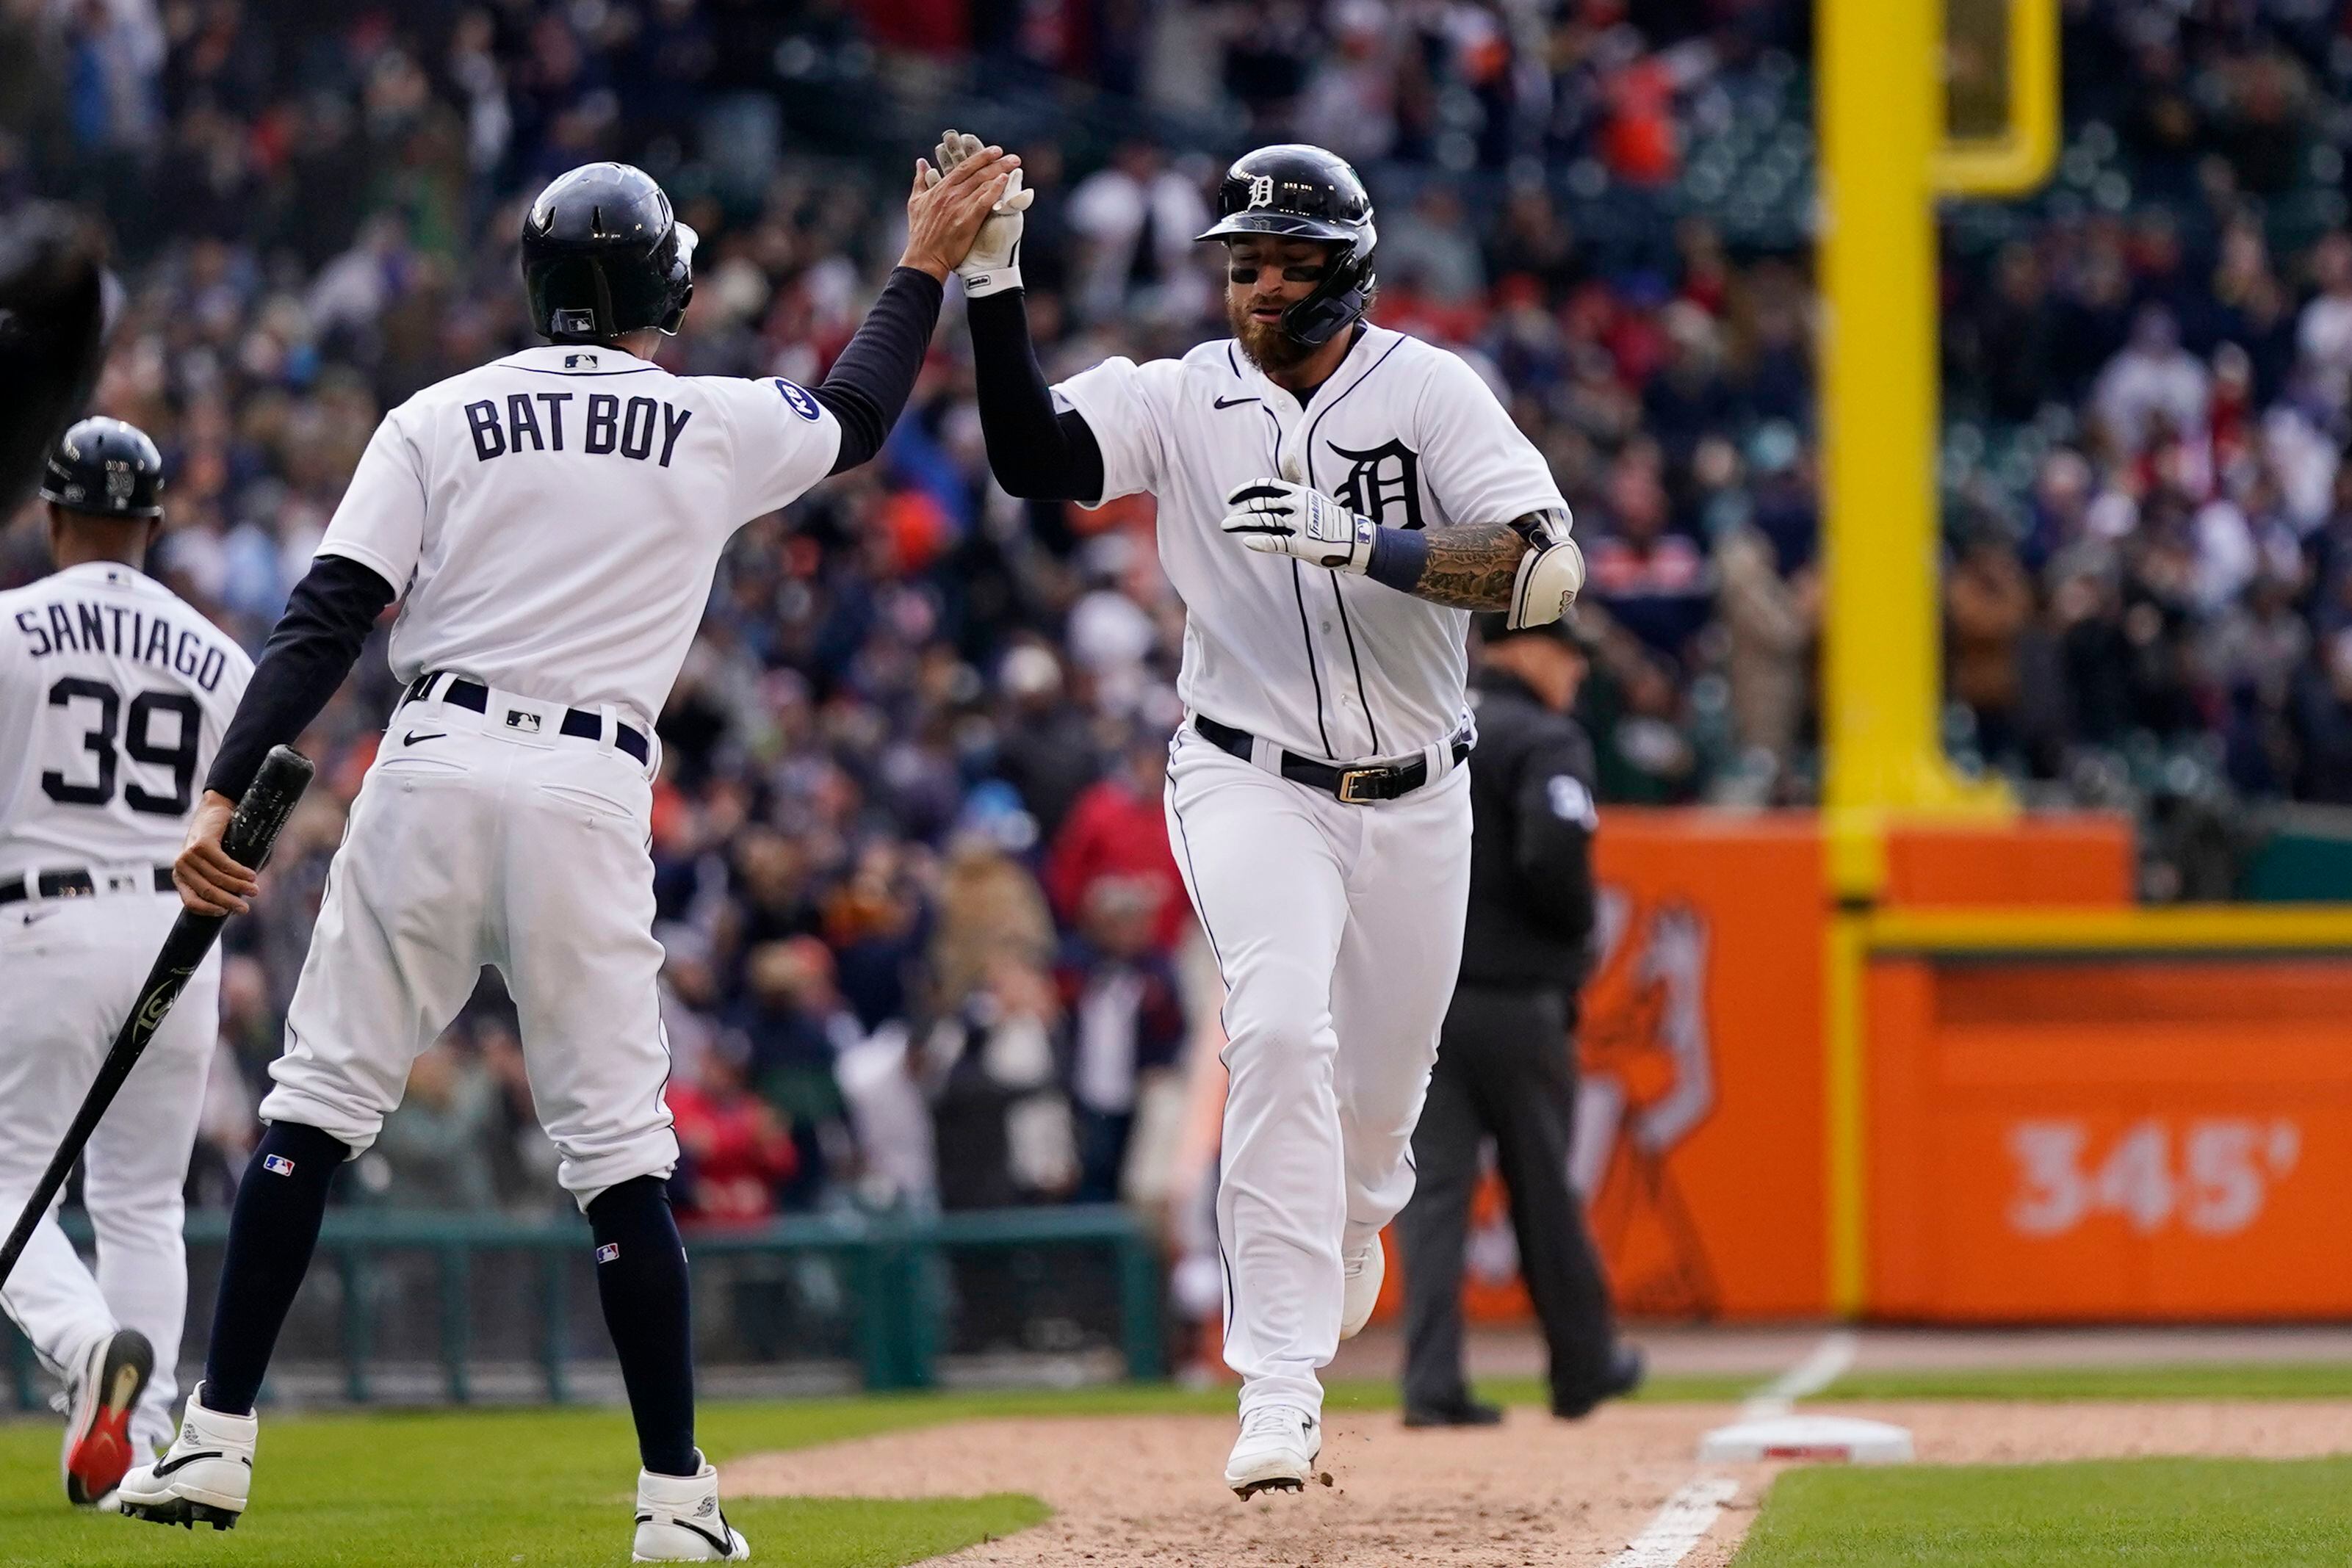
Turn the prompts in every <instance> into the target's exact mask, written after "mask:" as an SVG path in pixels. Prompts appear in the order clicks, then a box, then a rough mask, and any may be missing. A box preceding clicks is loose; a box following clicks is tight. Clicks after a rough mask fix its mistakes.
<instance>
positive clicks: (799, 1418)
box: [0, 1364, 2352, 1568]
mask: <svg viewBox="0 0 2352 1568" xmlns="http://www.w3.org/2000/svg"><path fill="white" fill-rule="evenodd" d="M1756 1381H1757V1380H1756V1379H1754V1378H1752V1377H1746V1376H1697V1377H1692V1376H1683V1377H1663V1378H1655V1379H1653V1380H1652V1381H1651V1383H1650V1384H1649V1385H1647V1386H1646V1387H1644V1388H1643V1392H1642V1397H1643V1398H1644V1399H1650V1400H1668V1401H1673V1400H1680V1401H1693V1400H1696V1401H1708V1402H1716V1401H1730V1400H1735V1399H1738V1398H1739V1397H1741V1396H1744V1395H1746V1394H1748V1393H1749V1392H1751V1391H1752V1388H1753V1386H1754V1384H1755V1382H1756ZM1478 1392H1479V1393H1480V1394H1481V1396H1485V1397H1486V1398H1490V1399H1498V1400H1501V1401H1503V1402H1505V1403H1507V1404H1515V1405H1528V1404H1540V1403H1541V1402H1542V1400H1543V1397H1544V1391H1543V1387H1542V1385H1541V1384H1540V1383H1539V1382H1538V1380H1537V1379H1534V1378H1524V1377H1523V1378H1496V1379H1489V1380H1487V1381H1486V1382H1484V1383H1482V1384H1481V1385H1479V1388H1478ZM1828 1397H1830V1398H1832V1399H1911V1398H1927V1399H1935V1398H1990V1399H2132V1398H2180V1399H2215V1398H2294V1397H2332V1398H2341V1397H2352V1364H2284V1365H2280V1364H2243V1365H2210V1366H2194V1365H2190V1366H2160V1367H2159V1366H2148V1367H2090V1368H2082V1367H2075V1368H2054V1369H2046V1370H2045V1369H2033V1370H2009V1371H1982V1372H1979V1371H1966V1372H1937V1373H1885V1372H1880V1373H1873V1372H1864V1373H1859V1374H1854V1375H1849V1376H1848V1377H1846V1378H1844V1379H1843V1380H1841V1381H1840V1383H1839V1384H1838V1385H1836V1387H1835V1388H1833V1389H1832V1391H1831V1393H1830V1395H1829V1396H1828ZM1396 1402H1397V1394H1396V1386H1395V1385H1394V1384H1393V1383H1391V1382H1389V1381H1387V1380H1374V1379H1363V1380H1352V1381H1343V1382H1338V1383H1334V1384H1333V1385H1331V1388H1330V1390H1329V1396H1328V1406H1329V1408H1331V1409H1332V1410H1334V1411H1348V1410H1356V1411H1377V1410H1384V1409H1391V1408H1393V1407H1394V1406H1395V1405H1396ZM1233 1407H1234V1396H1233V1392H1232V1390H1230V1389H1227V1388H1209V1389H1188V1388H1180V1387H1176V1386H1173V1385H1133V1386H1130V1385H1108V1386H1101V1387H1088V1388H1082V1389H1073V1390H1036V1391H1008V1392H1002V1393H971V1394H961V1393H958V1394H917V1395H897V1396H880V1397H871V1398H868V1397H852V1398H828V1399H804V1400H790V1401H767V1402H758V1403H752V1402H741V1403H711V1404H707V1405H705V1406H704V1407H703V1410H702V1414H701V1422H700V1427H701V1430H700V1436H701V1439H702V1442H703V1446H704V1447H705V1448H707V1449H708V1450H709V1452H710V1453H711V1455H712V1456H713V1457H714V1458H720V1459H725V1458H730V1457H734V1456H738V1455H741V1454H747V1453H756V1452H760V1451H762V1450H767V1449H775V1448H799V1447H803V1446H806V1445H808V1444H812V1443H826V1442H836V1441H841V1440H843V1439H846V1438H853V1437H867V1436H872V1435H874V1434H877V1433H882V1432H889V1431H897V1430H902V1429H905V1428H908V1427H924V1426H930V1425H934V1424H937V1423H940V1422H944V1421H955V1420H965V1419H971V1418H976V1417H985V1416H1089V1415H1094V1416H1118V1415H1161V1414H1165V1415H1186V1414H1200V1415H1225V1414H1229V1413H1230V1412H1231V1411H1232V1409H1233ZM260 1459H261V1466H260V1470H259V1472H258V1475H257V1498H258V1501H257V1508H256V1510H255V1511H254V1512H253V1514H252V1516H251V1517H250V1518H249V1519H248V1520H247V1521H245V1522H244V1523H242V1524H240V1525H239V1526H238V1527H237V1529H236V1530H235V1531H230V1532H228V1533H226V1534H220V1535H215V1534H214V1533H212V1532H210V1531H203V1532H200V1533H199V1534H197V1535H196V1536H194V1537H191V1536H189V1535H187V1534H184V1533H182V1532H180V1531H167V1530H162V1529H158V1528H156V1527H154V1526H152V1525H146V1524H140V1523H134V1522H131V1521H124V1520H121V1519H113V1518H103V1517H96V1516H90V1515H77V1514H75V1513H74V1512H72V1511H69V1510H68V1509H67V1508H66V1507H65V1506H64V1504H63V1500H62V1495H61V1493H60V1491H59V1490H58V1482H57V1427H56V1426H55V1424H54V1422H53V1421H51V1420H49V1419H46V1418H36V1419H28V1420H23V1421H15V1422H5V1423H0V1564H7V1565H11V1568H13V1565H16V1564H34V1563H40V1564H55V1565H58V1568H82V1565H88V1568H103V1565H110V1564H117V1563H122V1564H130V1563H206V1564H211V1563H220V1564H224V1565H230V1564H250V1563H272V1564H281V1563H282V1564H289V1565H291V1564H303V1563H322V1564H335V1565H338V1568H410V1565H413V1564H425V1563H431V1564H436V1565H438V1564H457V1565H465V1564H482V1565H485V1568H500V1565H509V1568H510V1565H512V1564H515V1563H524V1564H534V1565H536V1564H550V1565H555V1564H571V1563H618V1562H621V1561H625V1555H626V1550H625V1549H626V1543H627V1533H626V1528H627V1509H628V1502H629V1495H630V1486H631V1482H632V1480H633V1479H634V1477H635V1471H636V1460H635V1444H634V1442H633V1441H632V1438H631V1434H630V1428H629V1423H628V1418H627V1416H625V1414H624V1413H622V1412H620V1411H617V1410H603V1409H562V1410H470V1411H458V1412H447V1411H431V1412H424V1411H416V1412H411V1411H355V1412H350V1413H339V1414H334V1415H320V1416H295V1415H269V1414H268V1413H265V1415H264V1417H263V1422H262V1444H261V1454H260ZM2173 1468H2174V1469H2183V1468H2184V1467H2180V1466H2175V1467H2173ZM2185 1469H2186V1470H2187V1471H2189V1472H2193V1473H2194V1474H2195V1475H2196V1476H2197V1477H2199V1478H2200V1481H2199V1484H2198V1486H2196V1487H2193V1488H2192V1487H2188V1486H2175V1485H2174V1484H2173V1483H2172V1482H2171V1481H2170V1480H2168V1479H2165V1478H2166V1476H2167V1474H2168V1472H2167V1471H2166V1470H2165V1469H2164V1467H2163V1466H2160V1465H2156V1464H2138V1465H2107V1466H2061V1467H2037V1468H2028V1469H2000V1470H1987V1471H1975V1470H1938V1469H1920V1470H1905V1471H1888V1470H1871V1471H1837V1470H1801V1471H1795V1472H1791V1473H1790V1475H1789V1476H1787V1477H1784V1478H1783V1479H1782V1480H1781V1481H1780V1483H1779V1485H1778V1486H1777V1487H1776V1488H1775V1490H1774V1491H1773V1494H1772V1500H1771V1503H1770V1505H1769V1507H1768V1509H1767V1511H1766V1512H1765V1515H1764V1519H1763V1521H1762V1522H1761V1524H1759V1529H1758V1531H1757V1533H1756V1534H1755V1536H1754V1537H1753V1538H1752V1541H1751V1543H1750V1545H1749V1547H1748V1549H1747V1551H1746V1552H1744V1553H1743V1554H1742V1556H1741V1557H1740V1559H1739V1562H1740V1563H1741V1564H1742V1568H1779V1565H1780V1564H1783V1563H1824V1564H1830V1563H1890V1564H1900V1563H1923V1564H1927V1563H1937V1564H1940V1563H1970V1564H1975V1563H1986V1564H2000V1563H2012V1562H2014V1563H2035V1564H2042V1563H2066V1562H2073V1561H2095V1562H2102V1563H2105V1562H2116V1561H2125V1562H2128V1563H2131V1564H2132V1565H2133V1568H2144V1565H2155V1564H2164V1563H2176V1562H2178V1563H2231V1564H2238V1563H2246V1564H2254V1565H2266V1564H2269V1563H2306V1562H2312V1563H2315V1562H2322V1561H2325V1562H2327V1563H2347V1562H2352V1501H2347V1502H2344V1503H2343V1504H2341V1505H2339V1504H2338V1503H2337V1501H2336V1500H2337V1499H2338V1498H2342V1499H2347V1500H2352V1485H2347V1481H2352V1461H2329V1462H2326V1463H2324V1464H2319V1465H2300V1466H2296V1465H2289V1466H2267V1465H2221V1464H2215V1465H2210V1466H2200V1465H2190V1466H2187V1467H2185ZM1989 1478H1990V1479H1989ZM2051 1478H2061V1479H2051ZM2066 1478H2071V1479H2066ZM1847 1485H1852V1486H1855V1487H1857V1488H1859V1489H1860V1490H1858V1491H1857V1492H1855V1493H1854V1494H1853V1496H1854V1497H1856V1498H1858V1499H1860V1500H1861V1501H1860V1502H1859V1503H1857V1504H1855V1505H1853V1506H1849V1505H1848V1503H1847V1501H1846V1500H1845V1499H1846V1497H1847V1495H1848V1494H1846V1493H1844V1492H1843V1491H1840V1490H1837V1489H1839V1488H1840V1487H1843V1486H1847ZM2134 1488H2147V1489H2152V1490H2154V1491H2155V1492H2157V1493H2158V1494H2159V1495H2158V1498H2157V1500H2155V1501H2154V1502H2149V1501H2147V1500H2143V1499H2142V1498H2141V1497H2140V1495H2139V1493H2138V1492H2137V1491H2136V1490H2133V1489H2134ZM1821 1489H1828V1490H1826V1491H1823V1490H1821ZM2265 1489H2268V1490H2265ZM1979 1497H1984V1498H1992V1499H1995V1501H1994V1502H1992V1503H1990V1504H1986V1505H1984V1506H1982V1507H1979V1506H1978V1504H1977V1502H1976V1499H1977V1498H1979ZM2183 1511H2187V1516H2186V1517H2184V1514H2183ZM728 1513H729V1516H730V1518H731V1519H733V1520H734V1521H735V1522H736V1523H737V1524H738V1525H740V1527H741V1528H742V1530H743V1531H744V1532H745V1533H746V1534H748V1535H750V1536H751V1538H752V1541H753V1543H754V1546H755V1549H757V1550H759V1552H760V1555H761V1558H763V1559H765V1560H767V1561H769V1562H776V1561H779V1560H787V1561H790V1562H791V1563H793V1564H795V1568H887V1565H891V1564H898V1563H912V1562H916V1561H919V1560H920V1559H922V1558H925V1557H929V1556H933V1555H936V1554H939V1553H940V1552H950V1551H954V1550H956V1549H957V1548H959V1547H961V1546H965V1545H968V1544H971V1543H972V1542H978V1541H981V1540H982V1539H984V1538H987V1537H990V1536H997V1535H1004V1534H1009V1533H1011V1532H1012V1531H1016V1530H1021V1529H1025V1528H1027V1527H1028V1526H1030V1525H1032V1524H1034V1523H1036V1522H1037V1521H1040V1520H1042V1519H1044V1518H1045V1514H1046V1510H1045V1505H1044V1504H1042V1503H1040V1502H1038V1501H1037V1500H1034V1499H1033V1498H1025V1497H1010V1496H1000V1497H986V1498H969V1499H941V1500H919V1501H897V1500H890V1501H881V1500H854V1499H837V1498H817V1499H782V1500H750V1499H743V1500H731V1501H730V1503H729V1504H728ZM2048 1514H2054V1515H2056V1516H2057V1517H2059V1518H2061V1519H2062V1520H2063V1521H2066V1522H2065V1523H2064V1529H2065V1531H2068V1532H2071V1533H2077V1534H2080V1535H2082V1537H2083V1538H2084V1540H2086V1541H2091V1542H2105V1543H2106V1544H2105V1546H2103V1547H2102V1548H2101V1550H2104V1551H2105V1552H2107V1555H2105V1556H2101V1557H2091V1558H2080V1559H2065V1558H2053V1557H2048V1556H2045V1555H2040V1554H2038V1553H2039V1552H2041V1550H2042V1549H2041V1547H2039V1546H2037V1545H2035V1544H2033V1542H2032V1537H2031V1529H2038V1528H2043V1526H2041V1525H2034V1524H2032V1521H2035V1520H2037V1519H2042V1518H2043V1517H2044V1516H2045V1515H2048ZM2149 1521H2159V1522H2158V1523H2150V1522H2149ZM2011 1526H2014V1527H2015V1529H2016V1530H2025V1531H2028V1533H2027V1534H2025V1535H2017V1534H2014V1533H2013V1532H2012V1531H2011ZM2231 1531H2240V1532H2243V1531H2255V1532H2257V1533H2259V1534H2261V1535H2262V1536H2263V1539H2265V1540H2271V1539H2277V1540H2279V1541H2280V1542H2283V1546H2282V1550H2287V1551H2288V1552H2289V1553H2290V1554H2288V1555H2276V1554H2275V1553H2274V1554H2273V1555H2271V1556H2250V1555H2243V1554H2242V1553H2241V1548H2240V1546H2239V1545H2238V1544H2237V1543H2238V1542H2239V1541H2240V1540H2241V1538H2242V1537H2241V1535H2239V1534H2232V1533H2231ZM2136 1532H2137V1533H2136ZM2151 1532H2152V1533H2151ZM2175 1541H2178V1542H2181V1543H2182V1544H2181V1545H2180V1546H2179V1548H2178V1550H2179V1552H2182V1553H2185V1555H2162V1554H2153V1553H2155V1552H2156V1550H2157V1549H2156V1547H2155V1546H2153V1545H2151V1544H2149V1542H2175ZM1890 1542H1895V1544H1890ZM2215 1542H2221V1544H2219V1545H2216V1544H2215ZM787 1550H788V1551H789V1552H790V1556H789V1557H788V1558H787V1557H786V1556H785V1553H786V1552H787ZM2163 1550H2164V1551H2165V1552H2171V1551H2173V1550H2174V1548H2173V1547H2172V1546H2170V1545H2166V1546H2165V1547H2164V1548H2163ZM2294 1552H2305V1554H2303V1555H2295V1554H2293V1553H2294ZM2314 1552H2315V1553H2317V1555H2311V1554H2309V1553H2314ZM1759 1553H1761V1554H1760V1555H1759ZM1906 1553H1907V1554H1906ZM1938 1553H1941V1554H1938ZM2002 1553H2008V1554H2007V1555H2003V1554H2002ZM2200 1553H2201V1555H2200ZM2331 1553H2332V1555H2331Z"/></svg>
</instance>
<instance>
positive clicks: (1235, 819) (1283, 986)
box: [1167, 723, 1470, 1415]
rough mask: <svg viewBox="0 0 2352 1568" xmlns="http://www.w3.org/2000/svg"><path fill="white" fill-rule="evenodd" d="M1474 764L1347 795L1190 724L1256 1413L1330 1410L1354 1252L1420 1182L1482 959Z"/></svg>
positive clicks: (1240, 1287) (1172, 772)
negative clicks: (1454, 1035)
mask: <svg viewBox="0 0 2352 1568" xmlns="http://www.w3.org/2000/svg"><path fill="white" fill-rule="evenodd" d="M1469 786H1470V776H1469V774H1468V772H1467V771H1466V770H1465V769H1464V768H1452V769H1450V770H1448V771H1447V772H1446V773H1445V774H1444V777H1442V778H1440V779H1436V780H1435V781H1434V782H1433V783H1430V784H1427V785H1425V786H1423V788H1422V789H1418V790H1416V791H1414V792H1413V793H1412V794H1410V795H1407V796H1405V797H1403V798H1402V799H1401V800H1386V801H1379V802H1375V803H1370V804H1366V805H1344V804H1342V803H1341V802H1339V800H1335V799H1334V798H1332V797H1331V796H1329V795H1327V794H1325V793H1323V792H1322V791H1320V790H1318V789H1310V788H1309V787H1307V786H1306V785H1303V784H1296V783H1293V782H1291V781H1290V780H1288V779H1284V778H1282V777H1280V776H1279V775H1278V774H1276V773H1273V772H1270V771H1267V770H1266V769H1264V768H1259V767H1256V766H1254V765H1253V764H1251V763H1249V762H1244V761H1243V760H1241V759H1240V758H1235V757H1231V756H1228V755H1227V754H1226V753H1224V752H1223V751H1221V750H1219V749H1218V748H1217V747H1215V746H1213V745H1212V744H1211V743H1210V742H1208V741H1206V740H1204V739H1202V737H1201V736H1200V734H1199V733H1198V732H1197V731H1195V730H1193V729H1192V727H1191V725H1190V724H1189V723H1188V724H1187V725H1186V727H1184V728H1183V729H1182V730H1181V731H1179V732H1178V735H1177V738H1176V742H1175V744H1174V746H1173V747H1172V748H1171V759H1170V763H1169V772H1168V790H1167V802H1168V824H1169V836H1170V838H1171V841H1172V842H1173V844H1174V847H1175V850H1176V859H1177V864H1178V866H1179V868H1180V869H1181V871H1182V872H1183V873H1184V881H1185V885H1186V887H1187V889H1188V890H1189V891H1190V892H1191V894H1192V906H1193V908H1194V909H1195V910H1196V911H1198V912H1199V914H1200V916H1201V924H1202V927H1203V929H1204V930H1205V931H1206V933H1207V935H1208V938H1209V942H1210V946H1212V947H1213V949H1214V951H1215V954H1216V958H1217V967H1218V969H1219V971H1220V972H1221V973H1222V974H1223V977H1224V982H1225V990H1226V996H1225V1005H1224V1011H1223V1021H1224V1027H1225V1035H1226V1039H1227V1044H1226V1046H1225V1050H1224V1055H1223V1060H1224V1063H1225V1066H1226V1069H1227V1071H1228V1072H1229V1073H1230V1075H1231V1079H1232V1082H1231V1086H1230V1087H1229V1088H1228V1090H1227V1091H1226V1095H1225V1121H1224V1144H1223V1151H1222V1155H1221V1158H1220V1169H1219V1180H1218V1186H1217V1239H1218V1246H1219V1249H1220V1251H1221V1252H1222V1254H1223V1262H1224V1271H1225V1336H1224V1353H1225V1364H1227V1365H1228V1366H1231V1367H1232V1368H1233V1369H1234V1371H1235V1372H1237V1373H1239V1374H1241V1375H1242V1379H1243V1386H1242V1395H1241V1407H1242V1411H1243V1413H1244V1415H1247V1414H1248V1412H1249V1411H1250V1410H1252V1409H1253V1408H1255V1407H1256V1406H1261V1405H1291V1406H1299V1407H1301V1408H1304V1409H1307V1410H1310V1411H1319V1410H1320V1409H1321V1408H1322V1405H1323V1388H1322V1385H1321V1384H1320V1383H1319V1382H1318V1380H1317V1378H1316V1370H1317V1369H1318V1368H1319V1367H1322V1366H1324V1365H1326V1364H1328V1363H1329V1362H1330V1360H1331V1357H1332V1355H1333V1354H1334V1353H1335V1352H1336V1351H1337V1350H1338V1349H1339V1313H1340V1297H1341V1284H1340V1257H1341V1254H1342V1253H1343V1252H1346V1251H1350V1250H1353V1249H1356V1248H1359V1247H1361V1246H1363V1245H1365V1244H1366V1243H1368V1242H1370V1240H1371V1239H1373V1238H1374V1237H1376V1236H1378V1235H1379V1234H1380V1231H1381V1227H1383V1226H1385V1225H1386V1224H1387V1223H1388V1222H1389V1221H1390V1220H1391V1218H1394V1217H1395V1215H1396V1213H1397V1211H1398V1210H1399V1209H1401V1208H1402V1207H1404V1204H1405V1200H1406V1199H1407V1198H1409V1197H1412V1163H1411V1162H1412V1154H1411V1148H1412V1129H1413V1124H1414V1123H1415V1122H1417V1121H1418V1120H1419V1119H1420V1117H1421V1103H1422V1097H1423V1094H1424V1092H1426V1091H1427V1089H1428V1086H1429V1071H1430V1066H1431V1064H1432V1063H1433V1062H1434V1061H1436V1060H1437V1031H1438V1026H1439V1025H1440V1024H1441V1023H1443V1022H1444V1018H1445V1009H1446V1004H1447V1002H1448V1001H1449V1000H1450V999H1451V998H1452V997H1453V994H1454V979H1455V977H1456V976H1457V974H1458V973H1459V971H1460V968H1461V962H1462V924H1463V918H1464V913H1465V906H1466V904H1467V903H1468V899H1469V892H1470V788H1469Z"/></svg>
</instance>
